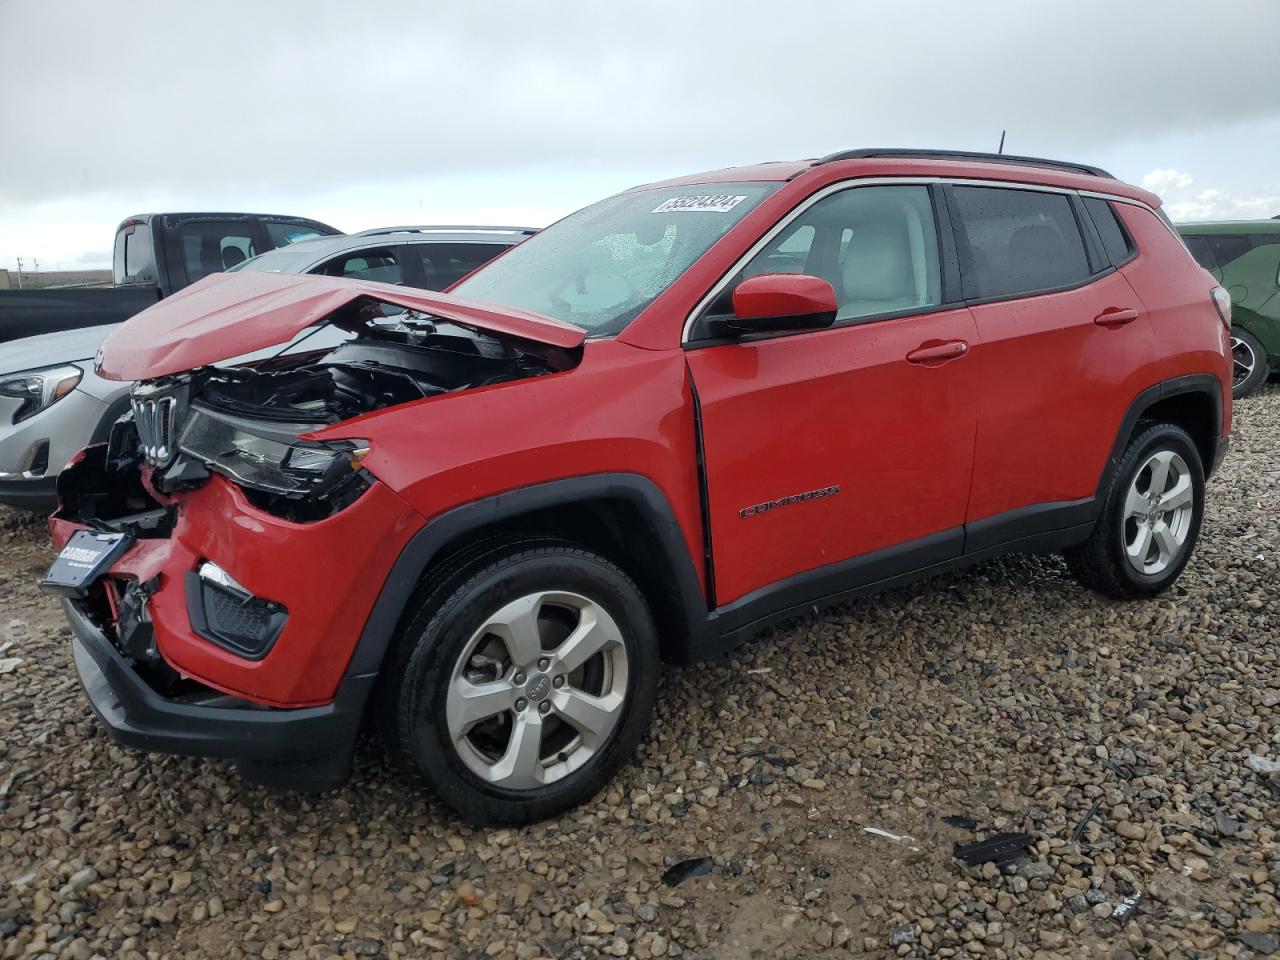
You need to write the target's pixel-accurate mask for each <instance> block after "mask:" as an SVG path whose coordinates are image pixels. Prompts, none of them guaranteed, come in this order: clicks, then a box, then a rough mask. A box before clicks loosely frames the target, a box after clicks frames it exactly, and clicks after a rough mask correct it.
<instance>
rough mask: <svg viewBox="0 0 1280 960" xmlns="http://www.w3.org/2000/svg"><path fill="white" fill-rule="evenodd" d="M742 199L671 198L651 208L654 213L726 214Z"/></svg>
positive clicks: (726, 197) (724, 197) (742, 198)
mask: <svg viewBox="0 0 1280 960" xmlns="http://www.w3.org/2000/svg"><path fill="white" fill-rule="evenodd" d="M745 199H747V198H746V197H745V196H743V197H728V196H723V197H672V198H671V199H670V200H663V201H662V202H661V203H660V204H658V205H657V206H656V207H654V208H653V212H654V213H728V212H729V211H730V210H732V209H733V208H734V207H736V206H737V205H738V204H740V203H741V202H742V201H743V200H745Z"/></svg>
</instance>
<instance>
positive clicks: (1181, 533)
mask: <svg viewBox="0 0 1280 960" xmlns="http://www.w3.org/2000/svg"><path fill="white" fill-rule="evenodd" d="M1203 513H1204V467H1203V465H1202V463H1201V460H1200V454H1199V451H1198V450H1197V449H1196V445H1195V443H1194V442H1193V441H1192V439H1191V437H1190V436H1189V435H1188V434H1187V432H1186V431H1185V430H1183V429H1182V428H1181V427H1176V426H1174V425H1172V424H1167V423H1161V424H1156V425H1154V426H1149V427H1147V428H1146V429H1145V430H1143V431H1142V433H1140V434H1139V435H1138V436H1137V437H1135V438H1134V439H1133V441H1132V442H1131V443H1130V444H1129V447H1128V449H1127V450H1126V451H1125V455H1124V457H1123V458H1122V459H1121V461H1120V466H1119V468H1118V469H1117V470H1116V474H1115V477H1114V478H1113V480H1112V482H1111V489H1110V491H1109V492H1108V494H1107V499H1106V502H1105V503H1104V505H1103V509H1102V516H1101V517H1100V518H1099V519H1098V523H1097V526H1096V527H1095V528H1094V530H1093V533H1092V534H1091V535H1090V537H1089V539H1088V540H1086V541H1085V542H1084V543H1082V544H1079V545H1078V546H1074V547H1071V548H1069V549H1068V550H1067V551H1066V558H1067V562H1068V564H1069V565H1070V567H1071V570H1072V572H1073V573H1075V575H1076V577H1077V579H1079V580H1080V582H1081V583H1083V584H1084V585H1085V586H1087V587H1092V588H1093V589H1095V590H1097V591H1099V592H1101V593H1105V594H1107V595H1108V596H1112V597H1148V596H1153V595H1154V594H1157V593H1159V592H1160V591H1162V590H1164V589H1166V588H1167V587H1168V586H1169V585H1170V584H1172V583H1173V582H1174V581H1175V580H1176V579H1178V575H1179V574H1181V573H1182V570H1183V568H1184V567H1185V566H1186V565H1187V560H1188V559H1189V558H1190V556H1191V551H1192V549H1193V548H1194V547H1195V543H1196V539H1197V537H1198V536H1199V534H1200V522H1201V518H1202V516H1203Z"/></svg>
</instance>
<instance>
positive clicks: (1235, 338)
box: [1231, 327, 1271, 400]
mask: <svg viewBox="0 0 1280 960" xmlns="http://www.w3.org/2000/svg"><path fill="white" fill-rule="evenodd" d="M1231 356H1232V361H1233V363H1232V368H1231V396H1232V398H1233V399H1236V400H1243V399H1244V398H1245V397H1247V396H1249V395H1250V394H1251V393H1255V392H1257V390H1258V389H1259V388H1260V387H1261V386H1262V385H1263V384H1264V383H1266V382H1267V376H1268V374H1270V372H1271V368H1270V364H1269V363H1268V362H1267V351H1266V350H1265V349H1263V346H1262V344H1261V343H1260V342H1259V341H1258V338H1257V337H1255V336H1254V335H1253V334H1252V333H1250V332H1249V331H1248V330H1245V329H1242V328H1241V327H1235V328H1233V329H1232V331H1231Z"/></svg>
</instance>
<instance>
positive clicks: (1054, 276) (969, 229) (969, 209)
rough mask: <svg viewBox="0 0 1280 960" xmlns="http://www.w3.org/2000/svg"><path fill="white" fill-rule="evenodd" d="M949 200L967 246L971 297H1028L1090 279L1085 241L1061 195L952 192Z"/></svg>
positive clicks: (996, 190) (1067, 201) (987, 190)
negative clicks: (1019, 295)
mask: <svg viewBox="0 0 1280 960" xmlns="http://www.w3.org/2000/svg"><path fill="white" fill-rule="evenodd" d="M952 196H953V198H954V200H955V206H956V214H957V215H958V217H959V220H960V229H961V233H962V234H963V236H964V237H965V238H966V239H967V241H968V247H969V254H970V260H971V263H970V265H969V266H968V269H967V271H966V273H967V279H968V280H969V281H970V284H971V289H970V288H967V290H970V294H969V295H970V296H973V297H976V298H978V299H984V300H985V299H990V298H993V297H1010V296H1016V295H1018V294H1032V293H1039V292H1042V291H1046V290H1054V289H1057V288H1060V287H1068V286H1072V285H1073V284H1078V283H1084V282H1085V281H1087V280H1088V279H1089V276H1090V271H1089V258H1088V255H1087V254H1086V253H1085V247H1084V238H1083V237H1082V236H1081V235H1080V227H1079V225H1078V224H1077V223H1076V217H1075V213H1074V212H1072V209H1071V201H1070V199H1068V198H1067V197H1066V196H1065V195H1063V194H1059V193H1040V192H1038V191H1035V190H1007V189H1004V188H1001V187H955V188H953V191H952Z"/></svg>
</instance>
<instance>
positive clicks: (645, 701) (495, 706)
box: [383, 541, 659, 824]
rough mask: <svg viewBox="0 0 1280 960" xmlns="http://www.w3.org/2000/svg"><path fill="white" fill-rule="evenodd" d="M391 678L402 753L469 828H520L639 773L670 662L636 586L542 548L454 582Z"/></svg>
mask: <svg viewBox="0 0 1280 960" xmlns="http://www.w3.org/2000/svg"><path fill="white" fill-rule="evenodd" d="M390 670H391V673H390V674H389V675H388V676H387V678H386V680H387V683H386V684H385V685H384V691H383V696H384V697H386V698H389V699H388V702H387V703H386V704H384V706H385V707H388V708H390V711H389V712H390V714H391V715H390V716H389V717H388V718H387V721H389V722H385V721H384V723H385V725H386V726H389V727H390V731H389V732H390V735H389V736H388V738H387V739H388V744H389V746H390V747H391V748H392V751H393V753H396V754H398V755H399V759H400V760H401V761H402V762H403V763H404V765H406V766H408V767H409V768H411V769H413V770H416V771H417V773H419V774H420V775H421V777H422V779H423V780H424V781H425V782H426V784H427V785H428V786H429V787H430V788H431V789H432V791H433V792H434V793H436V795H437V796H439V797H440V799H442V800H443V801H444V802H445V803H447V804H448V805H449V806H451V807H453V809H454V810H456V811H457V812H458V813H459V814H460V815H461V816H462V817H464V818H465V819H467V820H470V821H471V822H473V823H479V824H496V823H503V824H520V823H529V822H532V821H535V820H540V819H544V818H546V817H551V816H555V815H557V814H560V813H563V812H564V811H566V810H569V809H571V808H572V807H574V806H577V805H578V804H580V803H582V802H583V801H585V800H587V799H589V798H590V797H591V796H592V795H594V794H595V793H596V792H597V791H598V790H599V789H600V788H601V787H602V786H604V784H605V783H607V782H608V781H609V780H610V779H611V778H612V776H613V775H614V773H616V771H617V770H618V768H619V767H621V766H622V765H623V764H624V763H626V761H627V760H628V759H629V758H630V756H631V755H632V754H633V753H634V752H635V750H636V747H637V746H638V745H639V743H640V740H641V738H642V737H643V736H644V733H645V730H646V728H647V726H648V721H649V715H650V713H651V712H652V707H653V702H654V698H655V694H656V690H657V680H658V672H659V658H658V644H657V636H656V631H655V629H654V625H653V620H652V617H651V616H650V613H649V610H648V607H647V606H646V604H645V601H644V598H643V597H642V595H641V594H640V591H639V590H638V589H637V587H636V586H635V584H634V583H633V582H632V581H631V579H630V578H629V577H627V575H626V574H625V573H623V572H622V571H621V570H620V569H619V568H618V567H617V566H616V565H614V564H613V563H612V562H610V561H609V560H607V559H605V558H604V557H601V556H599V555H597V554H594V553H591V552H589V551H586V550H583V549H581V548H578V547H575V546H573V545H571V544H567V543H563V542H559V541H542V542H538V543H536V544H532V545H531V544H528V543H526V544H521V545H516V546H512V547H508V548H502V547H498V548H495V549H494V550H492V551H490V552H488V553H486V554H485V555H483V556H482V557H479V558H477V559H476V560H474V561H472V562H471V563H470V564H467V565H465V566H464V567H463V568H462V569H460V570H458V571H456V572H455V573H454V574H453V575H452V576H450V577H447V578H445V582H444V583H443V584H441V585H440V587H439V588H438V589H436V590H434V591H432V595H428V596H427V597H425V598H424V605H423V607H422V608H421V609H420V610H419V612H418V614H417V616H416V617H414V619H413V620H412V621H411V622H410V623H409V625H408V627H407V629H406V631H405V633H404V635H403V637H402V640H401V646H400V648H399V651H398V656H397V657H396V658H394V659H393V662H392V663H391V664H390Z"/></svg>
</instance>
